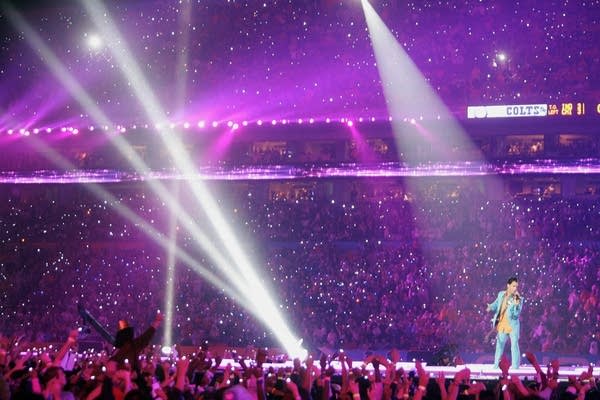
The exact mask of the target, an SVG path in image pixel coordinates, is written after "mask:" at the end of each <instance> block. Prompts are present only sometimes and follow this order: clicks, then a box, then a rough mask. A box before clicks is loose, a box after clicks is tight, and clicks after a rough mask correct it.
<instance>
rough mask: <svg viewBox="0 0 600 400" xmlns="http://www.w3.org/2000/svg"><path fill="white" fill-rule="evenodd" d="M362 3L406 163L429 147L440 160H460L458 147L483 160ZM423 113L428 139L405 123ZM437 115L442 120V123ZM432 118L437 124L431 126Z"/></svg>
mask: <svg viewBox="0 0 600 400" xmlns="http://www.w3.org/2000/svg"><path fill="white" fill-rule="evenodd" d="M361 2H362V6H363V11H364V14H365V19H366V22H367V27H368V30H369V36H370V38H371V44H372V47H373V50H374V53H375V59H376V61H377V70H378V71H379V76H380V78H381V84H382V86H383V92H384V96H385V99H386V103H387V105H388V111H389V114H390V116H391V117H392V128H393V130H394V134H395V136H396V139H397V140H398V142H399V144H400V145H401V150H402V151H403V153H404V158H405V160H406V161H408V162H410V163H414V164H417V163H418V162H419V161H421V160H420V159H418V158H417V157H415V154H418V150H419V148H421V147H425V148H429V149H430V150H431V152H432V155H433V157H435V158H436V159H438V160H444V161H459V160H460V154H457V152H456V151H453V149H456V148H460V149H463V151H467V152H470V153H471V154H479V159H481V160H483V159H484V157H483V156H482V155H481V152H480V151H479V150H478V149H476V148H475V146H474V145H473V143H472V142H471V140H470V139H469V138H468V137H467V135H466V134H465V132H464V131H463V129H462V128H461V127H460V125H459V124H458V123H457V121H456V119H455V118H454V116H453V115H452V114H451V113H450V112H449V110H448V109H447V107H446V106H445V105H444V103H443V102H442V101H441V100H440V98H439V97H438V95H437V94H436V93H435V91H434V90H433V88H432V87H431V86H430V85H429V83H428V82H427V80H426V79H425V77H424V76H423V74H422V73H421V71H419V69H418V68H417V66H416V65H415V64H414V62H413V61H412V60H411V58H410V57H409V55H408V54H407V53H406V51H405V50H404V49H403V48H402V46H401V45H400V43H398V41H397V40H396V38H395V37H394V35H393V34H392V32H391V31H390V30H389V28H388V27H387V26H386V25H385V23H384V22H383V20H382V19H381V18H380V17H379V15H378V14H377V12H376V11H375V10H374V9H373V7H372V6H371V4H370V3H369V2H368V0H361ZM424 113H425V114H427V115H428V117H427V118H425V120H424V121H422V122H419V124H420V127H422V128H424V129H425V131H426V132H429V133H430V135H429V136H427V135H423V134H421V135H418V134H416V133H415V130H414V129H413V128H411V126H410V125H407V124H406V123H404V122H403V121H404V119H405V118H408V119H411V118H415V119H418V118H419V116H421V115H423V114H424ZM437 116H439V117H440V119H439V121H438V120H437ZM433 119H435V121H436V122H433V123H432V120H433Z"/></svg>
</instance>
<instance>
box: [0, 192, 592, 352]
mask: <svg viewBox="0 0 600 400" xmlns="http://www.w3.org/2000/svg"><path fill="white" fill-rule="evenodd" d="M363 185H365V184H364V183H363V182H361V181H356V182H355V185H354V189H353V191H354V193H353V194H352V195H350V196H348V198H346V199H345V200H344V199H340V198H338V199H337V200H336V199H334V198H331V197H327V196H324V195H321V196H318V195H309V196H306V197H303V198H297V199H294V200H289V199H285V198H279V199H269V198H268V196H266V197H265V200H262V201H261V200H257V199H254V198H253V196H248V193H252V192H253V191H250V192H246V193H245V195H244V194H241V195H240V196H239V198H238V199H237V200H231V203H227V204H226V203H224V202H223V203H221V205H222V207H224V211H225V213H226V215H227V216H228V218H230V223H231V224H232V226H235V227H236V230H238V231H239V232H238V233H239V234H240V235H241V237H245V238H252V240H251V241H250V243H251V245H249V246H248V248H247V251H248V252H249V254H250V257H251V259H253V260H255V263H256V267H257V269H258V270H259V271H260V272H259V273H260V274H261V279H263V280H264V281H265V282H269V286H270V287H271V288H272V293H270V294H271V295H272V296H273V297H274V298H275V299H276V302H278V304H280V305H281V308H282V310H284V312H285V314H286V315H288V316H289V318H290V324H292V326H293V330H294V331H296V332H298V335H299V336H300V337H303V338H304V340H305V342H306V343H308V344H309V345H310V346H315V347H322V346H325V347H328V348H337V347H344V348H361V349H367V348H389V347H392V346H395V347H399V348H403V349H413V350H426V351H436V350H439V349H440V348H441V347H443V346H452V347H454V348H457V349H459V351H461V352H482V353H485V352H491V349H492V347H491V344H489V343H486V342H485V340H484V338H485V336H486V333H487V332H488V331H489V329H490V320H491V317H492V316H491V315H486V313H485V308H486V304H487V303H490V302H491V301H492V300H493V298H494V296H495V295H496V294H497V291H499V290H501V289H502V288H503V286H504V284H505V281H506V279H507V278H506V277H507V276H512V275H516V276H518V277H519V280H520V283H521V292H522V295H523V297H524V298H525V309H524V312H523V317H522V326H523V328H522V329H523V333H522V334H521V338H522V339H521V340H522V344H521V346H522V348H526V349H530V350H532V351H546V352H557V353H561V354H583V355H587V354H588V353H589V352H590V348H591V347H593V345H594V342H597V340H598V334H599V323H600V321H599V316H600V313H599V312H598V311H599V307H600V305H599V304H598V301H599V300H600V298H599V296H600V293H599V287H598V283H597V282H598V281H600V271H599V270H598V268H597V264H598V260H599V257H600V246H599V244H600V242H599V241H598V236H599V232H598V226H600V224H599V223H598V222H599V221H598V219H599V218H600V208H599V207H598V205H597V202H596V200H595V199H583V200H582V199H576V198H572V199H566V198H561V197H550V198H541V197H530V198H519V197H514V198H509V199H506V200H502V201H501V200H490V199H488V198H486V196H485V195H482V194H480V193H479V192H478V191H477V190H475V189H473V188H472V187H469V186H463V187H460V186H457V187H452V185H447V184H446V185H441V184H435V183H431V184H430V185H428V186H426V187H422V188H421V189H420V190H421V191H420V192H418V191H415V192H412V193H411V192H409V191H408V190H407V191H406V192H405V193H404V195H402V196H400V197H388V196H386V195H379V196H366V195H365V196H363V195H362V192H363V191H365V192H366V186H363ZM5 190H6V192H5V194H6V196H5V198H6V201H5V202H4V203H3V204H2V205H1V206H0V208H1V209H2V213H1V215H2V217H1V219H0V222H1V228H2V229H1V232H2V236H1V238H0V245H1V247H2V252H1V254H2V256H1V259H0V278H1V279H0V288H1V289H2V290H1V291H0V295H1V296H2V298H1V299H0V300H1V301H0V314H1V316H2V318H0V332H2V333H4V334H6V335H17V336H21V335H23V336H24V337H25V338H26V340H28V341H38V342H48V341H55V340H57V339H60V338H61V337H62V336H63V335H64V334H65V332H64V330H65V327H69V326H74V325H80V324H81V320H80V317H79V316H78V314H77V304H78V303H83V304H84V305H85V306H86V307H88V308H89V309H90V311H91V312H92V314H93V315H95V316H97V318H98V320H99V321H100V322H101V323H102V324H103V325H105V326H106V327H107V329H109V330H112V329H113V328H114V327H115V326H116V321H117V320H118V319H120V318H121V317H127V318H128V319H130V320H131V321H132V323H133V324H134V325H136V324H139V323H142V324H143V323H144V322H143V321H146V320H148V319H149V318H151V316H152V314H153V313H154V312H156V310H158V309H165V304H164V297H165V280H166V276H165V274H166V272H165V271H166V270H165V265H166V263H167V253H166V251H165V250H164V249H163V248H161V247H159V246H157V245H156V244H154V243H153V242H152V241H151V240H149V239H148V237H147V236H146V234H145V233H143V232H141V231H140V229H139V227H138V226H136V225H135V224H133V223H131V222H129V221H127V220H125V219H124V218H123V217H121V216H120V215H119V214H117V213H116V211H115V208H114V206H115V205H116V204H117V203H118V204H119V205H121V206H123V205H125V206H127V207H130V208H131V209H132V210H134V211H135V212H136V213H137V214H138V215H140V216H142V217H143V219H144V220H145V221H148V222H149V223H150V224H151V225H152V226H153V227H155V228H156V229H158V230H161V229H163V230H164V229H166V227H167V226H169V222H168V215H169V212H168V209H167V207H166V206H165V203H164V202H162V201H160V200H158V199H156V198H155V196H154V195H152V194H151V193H150V192H149V191H148V189H147V188H146V187H145V186H143V185H141V184H134V183H127V184H122V185H120V186H118V185H117V186H115V187H113V188H112V189H111V190H113V191H114V194H115V196H116V199H117V200H110V199H107V200H98V199H96V198H95V197H94V196H92V195H91V194H89V193H88V192H86V191H85V189H84V188H83V187H77V186H65V185H45V186H44V185H40V186H20V187H19V186H13V187H10V188H6V187H5ZM183 204H185V208H186V209H187V210H193V209H196V210H198V211H197V212H196V213H195V216H194V217H191V218H193V219H195V220H196V222H197V223H198V224H200V226H207V224H206V219H205V217H204V216H203V215H202V213H201V212H200V210H199V208H198V206H197V205H196V206H193V202H192V201H191V200H189V199H187V200H185V201H184V203H183ZM203 221H204V222H203ZM179 231H180V233H179V234H178V243H179V245H180V246H182V247H183V248H185V249H187V250H188V251H191V252H192V254H194V256H195V257H196V258H197V259H198V261H199V262H200V263H201V264H202V265H209V266H210V265H212V264H211V263H212V260H211V259H210V258H209V257H208V256H207V254H205V253H203V252H202V251H201V250H200V249H199V248H198V246H197V244H196V243H195V241H194V239H193V238H192V237H191V236H190V235H189V233H186V231H185V229H184V228H183V227H181V226H180V228H179ZM176 271H177V273H176V277H175V302H174V323H173V330H174V332H173V334H174V340H175V341H176V342H178V343H184V344H198V343H202V342H203V341H204V340H209V341H211V342H215V341H217V342H225V343H228V344H230V345H236V346H245V345H273V344H275V339H274V336H273V333H272V332H271V331H270V330H269V328H267V327H265V326H263V325H261V324H260V323H259V322H258V321H257V320H256V319H255V318H254V317H252V315H251V314H250V313H248V312H247V311H246V310H245V309H244V308H243V306H242V305H240V304H238V303H236V302H235V301H233V300H232V299H231V298H229V296H226V295H224V294H223V292H222V291H221V290H220V289H219V288H215V287H213V286H211V285H210V284H209V283H207V282H206V281H204V280H203V279H202V278H200V277H199V276H198V275H197V274H196V273H195V272H194V271H193V270H192V269H190V268H188V267H187V266H186V265H183V264H181V263H179V264H178V265H177V268H176ZM49 315H51V316H52V317H51V318H49V317H48V316H49ZM591 356H592V357H593V356H594V355H593V354H592V355H591ZM595 357H597V354H596V355H595Z"/></svg>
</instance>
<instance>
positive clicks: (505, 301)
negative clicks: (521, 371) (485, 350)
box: [487, 276, 523, 369]
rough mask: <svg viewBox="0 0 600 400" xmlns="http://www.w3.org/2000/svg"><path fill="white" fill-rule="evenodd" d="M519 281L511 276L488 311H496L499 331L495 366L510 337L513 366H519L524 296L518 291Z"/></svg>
mask: <svg viewBox="0 0 600 400" xmlns="http://www.w3.org/2000/svg"><path fill="white" fill-rule="evenodd" d="M518 287H519V281H518V279H517V278H516V277H514V276H513V277H511V278H509V279H508V282H507V283H506V290H503V291H501V292H500V293H498V296H497V297H496V300H495V301H494V302H493V303H492V304H489V305H488V307H487V311H492V312H493V313H494V318H493V319H492V323H493V326H494V327H495V329H496V331H497V336H496V354H495V356H494V367H495V368H498V363H499V362H500V358H501V357H502V353H504V346H505V345H506V340H507V339H508V338H509V337H510V355H511V359H512V363H511V364H512V368H514V369H517V368H519V361H520V360H521V352H520V350H519V334H520V330H521V323H520V322H519V316H520V315H521V310H522V309H523V298H522V297H521V295H520V294H519V292H518V290H517V289H518Z"/></svg>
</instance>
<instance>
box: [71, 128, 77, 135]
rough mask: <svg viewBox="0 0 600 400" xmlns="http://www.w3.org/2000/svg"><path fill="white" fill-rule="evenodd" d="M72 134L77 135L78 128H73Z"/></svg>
mask: <svg viewBox="0 0 600 400" xmlns="http://www.w3.org/2000/svg"><path fill="white" fill-rule="evenodd" d="M71 132H72V133H73V135H77V134H78V133H79V129H77V128H75V129H73V130H72V131H71Z"/></svg>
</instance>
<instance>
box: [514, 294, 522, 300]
mask: <svg viewBox="0 0 600 400" xmlns="http://www.w3.org/2000/svg"><path fill="white" fill-rule="evenodd" d="M514 296H515V300H517V301H519V300H521V296H520V295H519V292H515V294H514Z"/></svg>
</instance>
